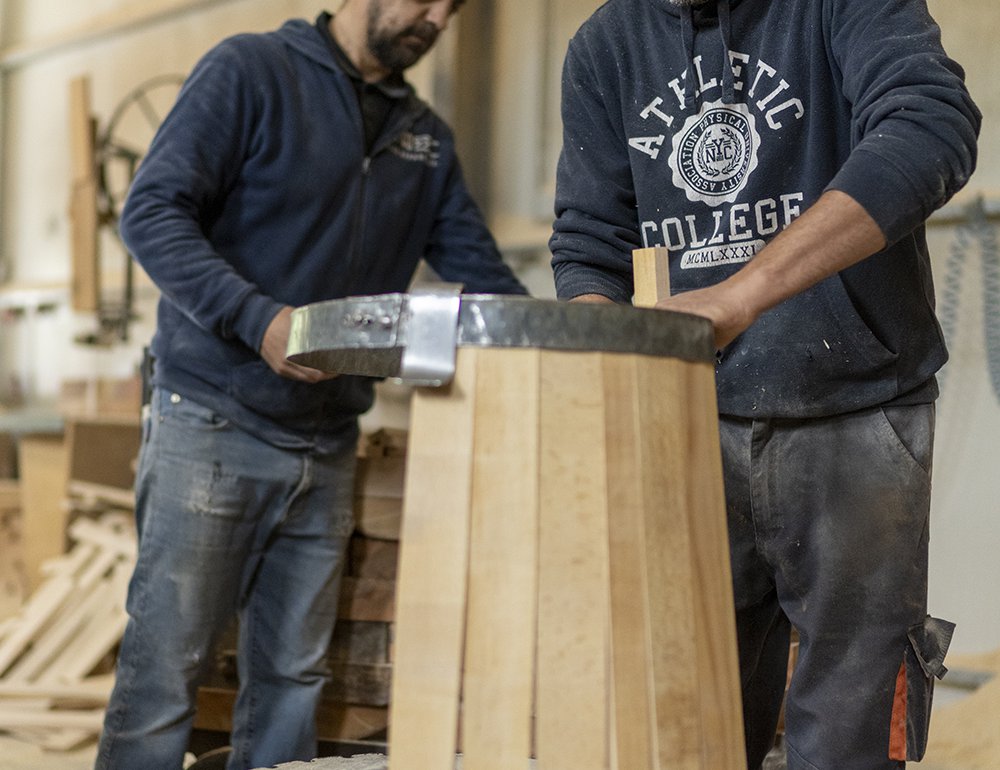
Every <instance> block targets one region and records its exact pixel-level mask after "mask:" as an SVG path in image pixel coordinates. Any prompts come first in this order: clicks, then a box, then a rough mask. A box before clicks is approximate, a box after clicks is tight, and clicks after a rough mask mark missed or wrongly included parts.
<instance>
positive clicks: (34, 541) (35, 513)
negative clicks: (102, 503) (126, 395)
mask: <svg viewBox="0 0 1000 770" xmlns="http://www.w3.org/2000/svg"><path fill="white" fill-rule="evenodd" d="M18 456H19V465H20V469H21V506H22V507H21V511H22V526H23V529H22V533H23V537H24V539H23V541H22V547H23V550H22V555H23V557H24V567H25V574H26V576H27V578H28V589H29V591H31V590H34V589H35V588H37V587H38V585H39V583H40V582H41V580H42V574H41V570H40V568H41V565H42V563H43V562H44V561H46V560H48V559H51V558H53V557H55V556H60V555H62V554H63V553H65V551H66V520H67V517H68V516H67V511H66V509H65V507H64V506H63V500H64V499H65V494H66V479H67V464H66V457H67V452H66V446H65V444H64V443H63V440H62V438H61V437H53V436H43V435H37V436H30V435H29V436H22V437H21V439H20V441H19V442H18Z"/></svg>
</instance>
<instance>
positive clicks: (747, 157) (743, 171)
mask: <svg viewBox="0 0 1000 770" xmlns="http://www.w3.org/2000/svg"><path fill="white" fill-rule="evenodd" d="M759 146H760V134H758V133H757V128H756V125H755V123H754V116H753V115H752V114H751V113H750V111H749V110H748V109H747V107H746V105H744V104H725V105H724V104H722V102H713V103H712V104H707V105H705V106H704V108H703V109H702V111H701V112H700V113H699V114H698V115H691V116H690V117H688V119H687V120H686V121H685V122H684V125H683V127H682V128H681V129H680V130H679V131H678V132H677V133H675V134H674V135H673V138H672V150H671V153H670V158H669V161H668V163H669V165H670V168H671V170H672V171H673V182H674V184H675V185H677V187H679V188H680V189H682V190H683V191H684V194H685V195H686V196H687V198H688V200H690V201H702V202H704V203H707V204H709V205H710V206H717V205H719V204H720V203H727V202H733V201H735V200H736V197H737V195H738V194H739V192H740V190H742V189H743V187H744V186H745V185H746V183H747V180H748V179H749V177H750V175H751V174H752V173H753V171H754V169H755V168H757V148H758V147H759Z"/></svg>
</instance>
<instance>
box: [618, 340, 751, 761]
mask: <svg viewBox="0 0 1000 770" xmlns="http://www.w3.org/2000/svg"><path fill="white" fill-rule="evenodd" d="M687 366H689V364H687V363H686V362H683V361H679V360H676V359H653V358H641V357H636V377H637V380H636V404H637V411H638V414H639V415H640V428H639V436H638V438H639V456H640V458H641V460H640V468H641V477H640V483H641V489H642V514H643V533H644V547H645V549H646V556H645V561H646V581H647V595H648V597H649V604H648V607H649V624H650V629H651V640H650V641H651V650H652V656H651V661H652V666H651V673H652V685H653V699H654V703H655V718H656V726H657V736H658V738H657V748H658V752H659V758H660V765H661V767H662V768H664V770H667V768H669V769H670V770H675V768H676V770H688V769H690V770H724V769H725V768H727V767H728V766H727V765H726V764H724V763H720V764H718V765H704V764H702V763H701V739H702V734H701V722H700V710H699V700H698V692H699V688H700V687H701V686H702V682H700V681H699V679H698V673H699V672H698V670H697V668H696V666H695V660H696V658H697V648H698V643H699V642H700V641H701V640H700V639H697V638H696V637H695V633H696V629H695V624H694V613H695V604H696V602H697V601H698V599H697V598H696V591H697V586H696V585H695V584H694V576H693V575H692V573H691V549H692V543H691V534H690V531H689V519H688V511H687V510H686V506H685V503H686V497H685V496H686V493H687V489H688V488H689V487H690V485H691V484H693V483H698V481H697V479H692V475H695V476H696V475H697V474H698V472H699V469H698V466H697V462H696V460H695V458H693V457H691V456H690V454H689V453H688V451H687V442H686V439H687V436H686V435H685V431H684V429H683V427H681V426H680V423H682V422H683V421H684V414H685V412H686V411H687V410H686V408H685V407H686V405H687V403H688V398H689V395H690V394H688V393H687V392H686V391H685V390H684V388H683V387H682V386H683V383H684V379H683V373H684V370H685V368H686V367H687ZM705 515H710V513H709V512H705ZM665 555H666V556H665ZM722 620H723V621H726V620H728V619H727V618H723V619H722ZM741 745H742V744H741ZM744 765H745V763H744Z"/></svg>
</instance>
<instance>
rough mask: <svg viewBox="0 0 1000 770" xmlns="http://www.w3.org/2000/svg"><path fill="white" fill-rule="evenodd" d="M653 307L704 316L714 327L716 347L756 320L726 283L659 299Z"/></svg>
mask: <svg viewBox="0 0 1000 770" xmlns="http://www.w3.org/2000/svg"><path fill="white" fill-rule="evenodd" d="M656 307H657V308H659V309H660V310H673V311H675V312H679V313H690V314H692V315H697V316H701V317H703V318H707V319H708V320H709V321H711V322H712V326H713V328H714V330H715V347H716V349H717V350H721V349H722V348H724V347H725V346H726V345H728V344H729V343H730V342H732V341H733V340H734V339H736V338H737V337H738V336H740V335H741V334H742V333H743V332H745V331H746V330H747V329H748V328H749V327H750V324H752V323H753V322H754V321H755V320H756V315H755V314H754V313H753V311H752V310H751V309H750V307H749V306H748V305H746V304H745V303H743V302H741V301H740V297H739V294H738V292H737V291H734V290H732V289H731V287H730V286H729V285H728V284H726V283H725V282H723V283H719V284H716V285H714V286H708V287H706V288H704V289H695V290H694V291H686V292H684V293H682V294H675V295H674V296H672V297H667V298H665V299H661V300H660V301H659V302H657V303H656Z"/></svg>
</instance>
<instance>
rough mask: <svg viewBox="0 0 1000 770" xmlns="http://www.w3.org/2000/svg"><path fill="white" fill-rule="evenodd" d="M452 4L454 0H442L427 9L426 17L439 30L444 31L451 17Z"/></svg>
mask: <svg viewBox="0 0 1000 770" xmlns="http://www.w3.org/2000/svg"><path fill="white" fill-rule="evenodd" d="M452 6H453V2H452V0H441V2H438V3H434V4H433V5H432V6H431V7H430V8H428V9H427V15H426V16H425V17H424V18H425V19H426V20H427V21H429V22H430V23H431V24H433V25H434V26H435V27H437V28H438V31H439V32H443V31H444V30H445V28H446V27H447V26H448V20H449V19H450V18H451V9H452Z"/></svg>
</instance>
